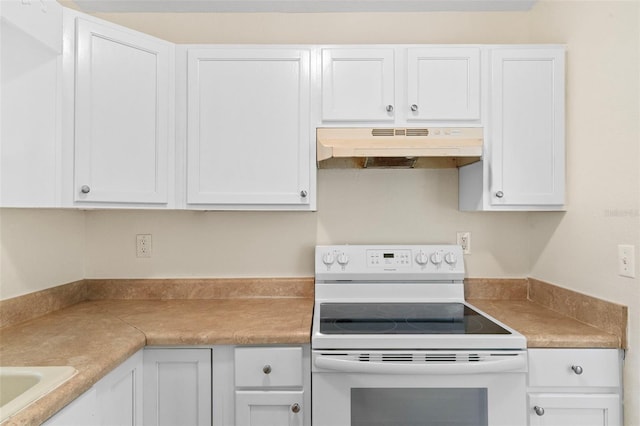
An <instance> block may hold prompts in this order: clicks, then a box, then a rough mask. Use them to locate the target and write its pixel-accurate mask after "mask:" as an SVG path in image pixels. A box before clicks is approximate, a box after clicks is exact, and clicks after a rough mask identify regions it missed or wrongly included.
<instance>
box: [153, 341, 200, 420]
mask: <svg viewBox="0 0 640 426" xmlns="http://www.w3.org/2000/svg"><path fill="white" fill-rule="evenodd" d="M144 423H145V425H153V426H156V425H167V426H169V425H181V426H196V425H197V426H204V425H208V426H211V350H210V349H150V348H145V350H144Z"/></svg>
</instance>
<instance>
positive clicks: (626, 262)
mask: <svg viewBox="0 0 640 426" xmlns="http://www.w3.org/2000/svg"><path fill="white" fill-rule="evenodd" d="M618 275H620V276H621V277H629V278H635V277H636V250H635V247H634V246H630V245H622V244H621V245H619V246H618Z"/></svg>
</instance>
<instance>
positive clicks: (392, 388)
mask: <svg viewBox="0 0 640 426" xmlns="http://www.w3.org/2000/svg"><path fill="white" fill-rule="evenodd" d="M526 371H527V355H526V351H495V352H491V351H411V352H405V351H314V353H313V365H312V393H311V396H312V419H313V425H314V426H349V425H350V426H418V425H420V426H443V425H446V426H520V425H521V426H525V425H526V424H527V422H526Z"/></svg>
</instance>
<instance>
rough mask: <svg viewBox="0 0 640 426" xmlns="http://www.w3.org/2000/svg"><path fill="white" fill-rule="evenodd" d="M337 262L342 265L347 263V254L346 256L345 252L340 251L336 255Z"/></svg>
mask: <svg viewBox="0 0 640 426" xmlns="http://www.w3.org/2000/svg"><path fill="white" fill-rule="evenodd" d="M338 263H339V264H340V265H342V266H345V265H346V264H347V263H349V256H347V254H346V253H340V254H339V255H338Z"/></svg>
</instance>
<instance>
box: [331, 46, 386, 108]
mask: <svg viewBox="0 0 640 426" xmlns="http://www.w3.org/2000/svg"><path fill="white" fill-rule="evenodd" d="M394 65H395V64H394V51H393V49H366V48H361V49H322V119H323V120H325V121H356V120H358V121H393V120H394V109H395V106H394V103H395V100H394V96H395V90H394Z"/></svg>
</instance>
